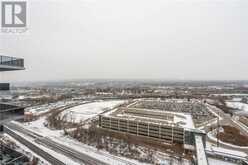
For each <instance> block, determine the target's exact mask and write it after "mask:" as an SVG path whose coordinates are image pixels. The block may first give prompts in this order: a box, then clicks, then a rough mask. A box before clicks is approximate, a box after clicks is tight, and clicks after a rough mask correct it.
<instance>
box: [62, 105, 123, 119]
mask: <svg viewBox="0 0 248 165" xmlns="http://www.w3.org/2000/svg"><path fill="white" fill-rule="evenodd" d="M124 102H125V101H124V100H111V101H98V102H93V103H88V104H83V105H79V106H75V107H72V108H69V109H67V110H65V111H63V112H62V113H61V115H62V116H66V119H67V121H68V122H74V123H79V122H81V121H85V120H87V119H90V118H93V117H95V116H97V115H98V114H100V113H102V112H104V111H106V110H109V109H112V108H114V107H116V106H118V105H120V104H123V103H124Z"/></svg>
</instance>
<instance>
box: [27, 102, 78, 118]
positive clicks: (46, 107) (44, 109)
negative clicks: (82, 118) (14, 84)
mask: <svg viewBox="0 0 248 165" xmlns="http://www.w3.org/2000/svg"><path fill="white" fill-rule="evenodd" d="M75 103H76V101H59V102H56V103H49V104H43V105H38V106H33V107H29V108H26V109H25V111H26V112H32V113H33V114H34V115H39V114H42V113H45V112H48V111H49V110H51V109H55V108H59V107H63V106H66V105H70V104H75Z"/></svg>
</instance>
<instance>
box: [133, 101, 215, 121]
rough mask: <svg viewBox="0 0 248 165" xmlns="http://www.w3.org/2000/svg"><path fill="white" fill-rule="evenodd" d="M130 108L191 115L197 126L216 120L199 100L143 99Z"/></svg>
mask: <svg viewBox="0 0 248 165" xmlns="http://www.w3.org/2000/svg"><path fill="white" fill-rule="evenodd" d="M128 107H129V108H141V109H149V110H161V111H170V112H174V113H180V114H190V115H192V119H193V121H194V123H195V124H196V125H198V124H201V123H203V122H205V121H208V120H210V119H213V118H215V116H214V115H213V114H212V113H211V112H209V110H208V109H207V107H206V106H205V105H204V103H202V102H200V101H198V100H182V99H180V100H178V99H167V100H158V99H142V100H138V101H136V102H134V103H133V104H130V105H129V106H128Z"/></svg>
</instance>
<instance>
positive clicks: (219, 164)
mask: <svg viewBox="0 0 248 165" xmlns="http://www.w3.org/2000/svg"><path fill="white" fill-rule="evenodd" d="M208 164H209V165H238V164H237V163H231V162H227V161H223V160H218V159H213V158H208Z"/></svg>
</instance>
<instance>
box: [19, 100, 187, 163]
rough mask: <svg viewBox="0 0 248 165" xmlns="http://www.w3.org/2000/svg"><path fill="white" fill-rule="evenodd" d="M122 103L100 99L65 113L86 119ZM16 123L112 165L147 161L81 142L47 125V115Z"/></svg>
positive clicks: (165, 159) (164, 159)
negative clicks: (112, 153) (34, 119)
mask: <svg viewBox="0 0 248 165" xmlns="http://www.w3.org/2000/svg"><path fill="white" fill-rule="evenodd" d="M122 103H124V101H99V102H94V103H88V104H84V105H80V106H76V107H74V108H71V109H68V110H66V111H65V112H64V113H65V114H66V113H70V112H71V111H73V112H74V111H75V112H79V114H81V115H79V117H78V118H79V119H77V120H78V121H79V120H82V119H83V120H86V119H89V118H91V117H95V116H96V115H97V114H99V113H101V112H103V111H104V110H106V109H109V108H113V107H115V106H117V105H119V104H122ZM76 114H77V113H76ZM15 123H16V124H18V125H21V126H22V127H25V128H27V129H29V130H30V131H33V132H35V133H37V134H40V135H42V136H44V137H48V138H50V139H52V140H53V141H56V142H57V143H61V144H63V145H66V146H68V147H71V148H73V149H75V150H77V151H79V152H82V153H85V154H87V155H90V156H93V157H95V158H98V159H99V160H101V161H103V162H106V163H108V164H110V165H126V164H137V165H145V163H141V162H138V161H137V160H133V159H128V158H125V157H121V156H114V155H111V154H110V153H108V152H107V151H105V150H97V148H95V147H93V146H89V145H86V144H83V143H81V142H78V141H77V140H76V139H73V138H71V137H68V136H65V135H64V134H63V130H51V129H49V128H47V127H45V123H46V119H45V117H42V118H40V119H38V120H36V121H32V122H29V123H24V124H22V123H18V122H15ZM41 148H43V149H44V148H45V147H44V146H41ZM44 150H46V149H44ZM47 151H48V152H49V153H51V154H52V155H54V156H55V157H57V158H58V159H60V160H63V159H66V160H67V161H71V160H70V159H69V160H68V158H67V157H64V158H63V157H62V155H61V154H55V153H53V151H51V150H49V149H47ZM155 156H156V157H159V160H160V161H161V163H164V164H173V165H178V164H183V165H189V164H190V162H189V161H187V160H184V161H181V162H178V160H177V159H174V158H171V157H170V155H168V154H166V153H159V152H158V153H156V155H155ZM62 158H63V159H62ZM71 163H72V164H75V163H76V162H74V161H73V162H71Z"/></svg>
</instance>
